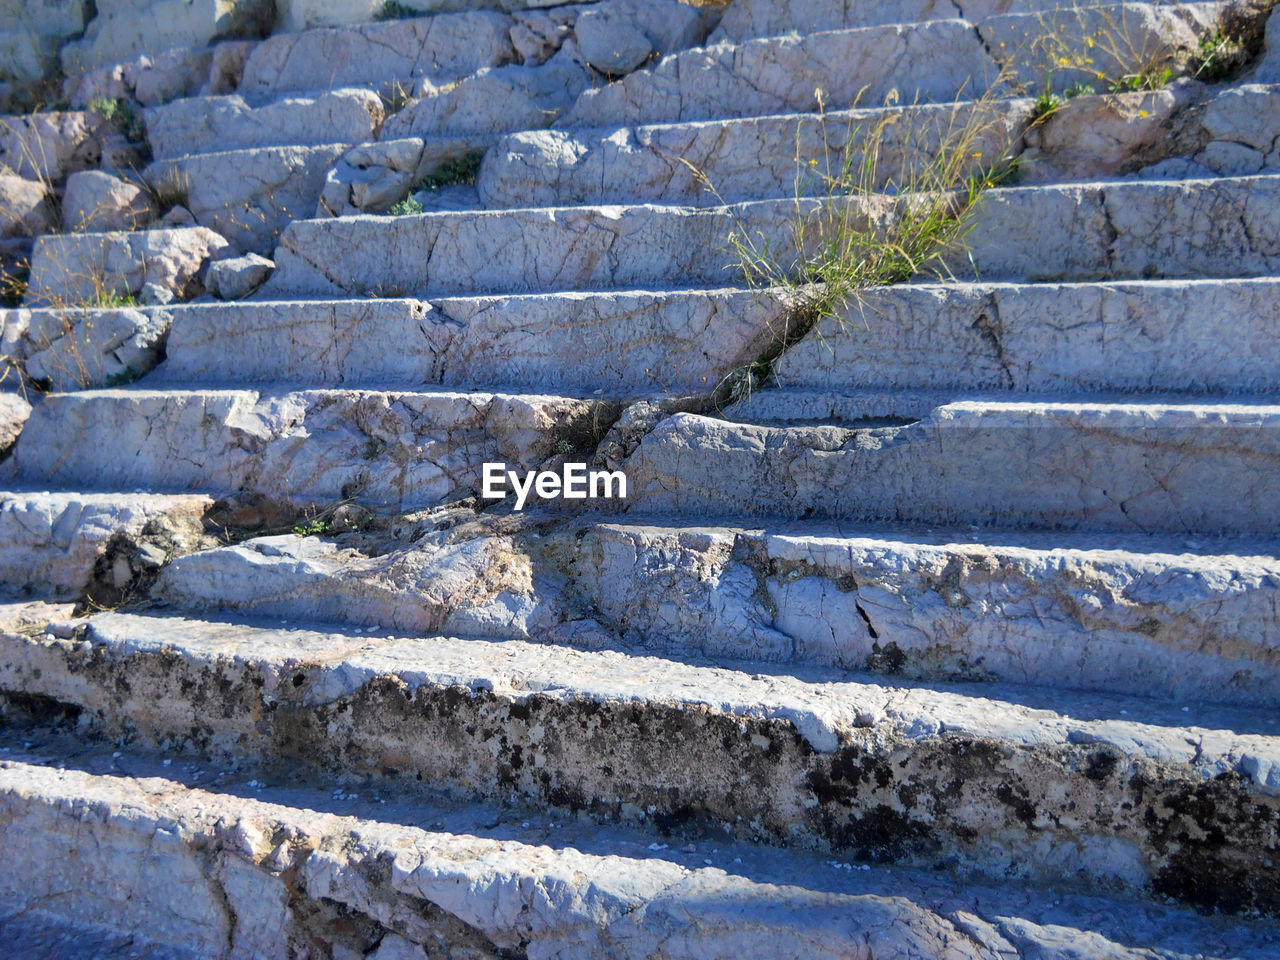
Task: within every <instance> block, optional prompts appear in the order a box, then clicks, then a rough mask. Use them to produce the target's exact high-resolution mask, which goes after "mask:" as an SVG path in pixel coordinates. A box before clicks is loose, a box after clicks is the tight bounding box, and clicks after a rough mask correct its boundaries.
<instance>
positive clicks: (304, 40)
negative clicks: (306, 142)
mask: <svg viewBox="0 0 1280 960" xmlns="http://www.w3.org/2000/svg"><path fill="white" fill-rule="evenodd" d="M509 27H510V21H509V20H508V18H507V17H505V16H503V15H502V14H500V13H496V12H492V11H486V10H473V11H467V12H462V13H449V14H442V15H440V16H437V17H429V18H424V19H420V20H399V21H395V22H391V23H370V24H364V25H362V26H359V27H349V28H345V29H333V28H330V29H316V30H306V31H303V32H302V33H280V34H276V35H275V36H272V37H268V38H267V39H266V40H264V41H263V42H262V43H260V44H258V46H257V47H255V48H254V50H253V52H252V53H251V54H249V58H248V59H247V60H246V61H245V65H244V76H243V79H242V80H241V83H240V92H241V93H242V94H243V95H244V96H245V97H247V98H249V99H250V100H254V99H255V98H264V97H272V96H274V95H277V94H279V93H282V92H287V91H294V90H311V91H316V90H332V89H336V88H339V87H350V86H370V87H383V88H390V87H393V86H396V85H399V86H400V87H401V88H402V89H405V88H412V86H413V84H414V83H416V82H417V81H418V80H419V79H421V78H427V79H431V80H433V81H436V82H448V81H451V80H457V79H460V78H462V77H465V76H467V75H468V74H471V73H474V72H476V71H477V70H479V69H481V68H482V67H488V66H497V65H499V64H503V63H508V62H510V61H511V60H512V59H514V57H515V50H514V49H513V48H512V46H511V38H510V34H509Z"/></svg>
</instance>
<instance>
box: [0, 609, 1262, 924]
mask: <svg viewBox="0 0 1280 960" xmlns="http://www.w3.org/2000/svg"><path fill="white" fill-rule="evenodd" d="M50 632H51V633H52V634H53V635H54V637H55V639H54V640H46V639H44V638H39V637H37V638H30V637H25V636H20V635H15V634H3V635H0V644H2V645H3V647H4V656H3V657H2V658H0V685H2V686H3V688H4V689H15V687H16V688H19V689H25V690H28V691H31V692H38V693H39V694H41V695H43V696H47V697H50V698H53V699H54V700H57V701H62V702H69V703H72V704H74V705H77V706H80V707H81V708H82V709H83V711H84V712H83V714H82V716H83V720H82V722H83V723H85V724H86V725H90V724H92V725H94V726H96V727H97V728H98V729H99V730H100V731H101V732H102V733H112V732H120V731H125V730H128V731H131V732H133V733H134V734H135V735H137V736H139V737H140V738H141V740H142V741H143V742H161V743H175V744H176V743H181V742H183V741H185V740H187V738H189V737H190V738H192V739H191V740H189V741H187V742H192V743H198V744H199V746H200V748H201V749H203V750H206V751H209V752H210V753H211V754H212V755H215V756H223V755H226V754H227V752H228V751H229V750H230V751H234V753H235V755H236V756H238V757H241V758H244V759H248V760H251V761H258V760H260V759H265V758H267V757H269V756H270V757H276V758H279V757H288V758H290V759H296V760H300V761H303V762H305V763H307V764H308V765H309V766H312V767H318V768H322V769H333V768H338V767H340V768H341V769H342V770H343V772H344V773H346V774H348V775H356V776H368V777H376V778H393V779H395V778H399V777H404V778H406V779H407V780H409V781H412V780H413V779H414V778H415V777H416V776H418V775H421V776H422V778H423V779H424V781H427V782H432V783H437V784H449V785H451V786H452V787H453V788H454V789H455V790H458V791H462V792H465V793H467V794H470V795H472V796H482V797H483V796H490V795H496V794H498V793H501V794H503V795H507V796H513V795H514V796H521V797H523V798H525V799H527V800H529V801H531V802H534V803H538V804H550V805H552V806H555V807H559V806H568V805H572V806H573V807H574V808H575V809H578V810H585V811H589V812H592V813H595V814H597V815H612V816H614V817H621V818H623V819H635V820H641V819H644V818H645V813H644V811H645V810H646V809H647V808H648V807H652V808H653V811H652V815H656V814H657V813H658V811H662V812H663V815H664V816H666V815H667V814H668V813H671V812H675V810H676V809H679V810H684V811H686V812H685V813H684V814H683V815H682V816H683V817H687V818H689V819H688V820H686V823H688V826H689V827H693V828H696V827H699V826H705V827H708V828H712V829H716V830H717V832H718V831H719V830H720V829H722V825H723V827H727V828H728V831H729V832H733V833H738V834H739V835H741V834H744V833H745V834H746V835H747V836H751V835H753V834H754V835H755V836H760V837H762V838H765V837H768V838H785V839H786V840H787V841H788V842H791V843H797V842H802V841H803V838H806V837H808V838H809V839H810V842H817V843H819V844H822V845H824V846H825V845H827V844H831V845H833V846H835V847H837V848H839V849H841V850H844V851H848V852H849V853H850V854H852V855H854V856H858V857H863V856H867V855H871V856H891V857H893V858H894V859H896V860H899V861H901V862H906V863H918V864H933V863H936V862H937V861H938V860H940V859H941V860H945V861H946V862H947V863H949V864H950V865H951V866H952V867H953V869H956V870H958V871H962V872H968V873H982V874H986V875H989V876H996V877H1001V878H1008V877H1028V878H1035V879H1040V878H1047V877H1050V876H1054V875H1056V874H1057V872H1058V869H1059V863H1060V862H1063V858H1064V857H1066V858H1069V859H1068V860H1067V861H1066V862H1069V863H1070V864H1071V868H1070V871H1071V873H1072V875H1073V876H1075V877H1079V878H1080V879H1081V880H1083V881H1084V882H1086V883H1088V882H1090V881H1093V882H1099V881H1100V882H1103V883H1108V884H1116V885H1119V886H1128V887H1131V888H1141V887H1144V886H1146V885H1147V884H1151V885H1152V886H1153V887H1154V888H1155V889H1156V890H1167V891H1169V892H1170V893H1174V894H1175V895H1177V896H1180V897H1182V898H1186V899H1191V900H1192V901H1193V902H1197V903H1202V904H1206V905H1207V904H1212V903H1236V904H1263V903H1267V904H1269V903H1272V902H1273V901H1272V897H1273V896H1274V884H1275V880H1274V877H1273V876H1271V875H1270V873H1269V872H1268V871H1267V870H1266V868H1265V867H1264V860H1265V859H1266V858H1268V857H1270V856H1273V855H1274V853H1273V850H1274V846H1275V843H1276V841H1275V837H1274V829H1275V822H1276V819H1277V817H1278V816H1280V800H1278V799H1277V796H1276V791H1277V789H1280V774H1278V773H1277V771H1278V770H1280V750H1278V748H1277V745H1276V743H1277V741H1276V738H1275V737H1274V736H1271V735H1268V734H1267V733H1265V732H1254V731H1267V730H1268V724H1267V723H1266V720H1267V715H1266V714H1265V712H1261V711H1260V712H1252V713H1251V712H1248V711H1242V710H1227V709H1222V708H1210V707H1205V706H1203V705H1191V706H1189V707H1188V709H1187V710H1185V711H1183V710H1180V709H1179V708H1178V707H1177V706H1164V705H1157V704H1154V703H1152V702H1149V701H1134V700H1133V699H1132V698H1129V699H1127V700H1118V699H1112V698H1107V697H1103V696H1101V695H1088V694H1068V693H1048V692H1040V694H1039V695H1035V694H1033V692H1032V691H1030V690H1028V689H1027V688H1019V687H1002V686H999V685H994V684H992V685H987V684H973V685H967V686H966V687H964V688H962V689H957V690H942V689H927V688H887V687H883V686H879V685H875V684H868V683H865V682H857V681H850V680H848V679H845V678H843V677H838V676H837V675H834V674H831V675H829V674H822V675H817V674H815V675H814V677H813V678H812V679H810V680H807V681H801V680H797V679H793V678H791V677H786V676H769V675H765V674H759V673H756V674H754V675H753V674H749V673H746V672H739V671H736V670H729V669H724V668H717V667H709V666H690V665H686V664H683V663H680V662H678V661H669V660H661V659H658V658H652V657H639V656H626V655H623V654H619V653H613V652H603V653H591V652H583V651H574V650H568V649H565V648H563V647H558V646H555V645H550V646H548V645H543V644H526V643H521V642H519V641H504V642H498V643H491V642H484V641H479V640H468V641H460V640H452V639H448V638H431V639H394V638H383V637H376V636H375V637H369V636H366V635H360V634H355V635H343V634H324V633H318V632H312V631H308V630H286V629H255V628H252V627H245V626H239V625H234V624H226V623H205V622H200V621H194V620H189V619H187V620H180V619H178V618H165V617H139V616H131V615H120V614H104V615H98V616H96V617H93V618H91V619H90V621H89V622H88V623H87V624H84V623H83V622H77V621H70V622H67V623H66V624H55V625H53V626H51V628H50ZM64 637H65V638H66V639H63V638H64ZM69 641H70V642H69ZM125 673H127V676H128V677H129V683H128V684H127V685H121V684H119V683H118V682H117V679H118V677H119V676H122V675H124V674H125ZM299 678H301V679H299ZM215 689H216V690H218V691H220V692H219V694H218V696H219V699H220V702H222V703H224V704H226V705H227V707H228V708H227V709H226V710H225V711H223V712H221V713H219V714H217V715H213V714H211V713H203V714H201V715H200V716H201V719H200V720H198V721H194V723H193V711H192V704H193V703H194V702H196V700H197V699H198V698H200V697H202V696H205V695H206V694H205V691H207V690H215ZM1032 696H1035V700H1034V701H1032V702H1034V703H1036V704H1037V705H1036V706H1029V705H1026V703H1027V699H1028V698H1029V697H1032ZM269 703H276V704H278V705H279V706H277V707H276V708H274V709H273V708H271V707H268V706H267V704H269ZM1122 709H1123V710H1124V711H1125V712H1124V713H1123V714H1122V713H1121V712H1120V711H1121V710H1122ZM195 724H198V725H199V726H198V727H197V726H195ZM654 725H657V726H658V728H659V729H662V730H664V731H666V732H667V735H666V736H663V737H660V738H655V737H653V736H651V735H649V734H648V733H647V731H648V730H649V729H650V728H651V727H653V726H654ZM446 729H447V730H448V731H450V732H449V734H448V735H447V736H443V735H441V734H442V732H443V731H444V730H446ZM943 731H945V735H943ZM1236 731H1247V732H1236ZM516 748H519V753H518V754H517V753H516ZM517 755H518V756H520V757H521V758H522V759H521V761H519V762H516V763H512V762H511V760H510V758H512V757H513V756H517ZM601 756H607V757H608V758H609V763H608V764H607V765H602V764H601V763H600V758H601ZM393 758H394V759H393ZM1083 769H1090V770H1093V771H1094V772H1095V773H1096V776H1095V777H1082V776H1081V774H1080V771H1081V770H1083ZM842 771H843V772H842ZM856 771H865V775H863V776H859V775H858V774H857V772H856ZM1224 773H1225V774H1227V776H1220V775H1221V774H1224ZM1233 774H1238V776H1236V775H1233ZM743 777H746V778H747V779H746V780H743V779H742V778H743ZM743 783H749V784H750V785H751V789H749V790H744V789H739V788H737V787H736V785H738V784H743ZM944 784H945V785H949V786H948V787H946V788H945V789H944ZM1068 784H1069V785H1070V786H1069V787H1068ZM903 797H906V798H907V799H906V800H905V801H903V799H902V798H903ZM1000 797H1006V798H1022V800H1023V801H1024V802H1019V803H1017V804H1011V803H1008V802H1004V801H1001V799H1000ZM1179 797H1181V798H1183V799H1182V800H1178V799H1176V798H1179ZM940 798H945V799H940ZM886 803H895V804H896V806H895V807H894V808H893V809H895V810H897V811H900V812H898V813H897V815H896V816H894V817H892V818H891V819H889V820H888V821H887V822H886V820H885V817H884V813H883V805H885V804H886ZM1188 803H1190V804H1191V805H1190V806H1188ZM1193 811H1194V812H1193ZM739 816H740V817H742V820H741V821H738V820H737V819H736V818H737V817H739ZM1196 816H1199V817H1200V818H1201V819H1200V826H1199V828H1198V829H1197V828H1195V827H1193V826H1192V824H1194V823H1195V822H1196V821H1195V819H1194V817H1196ZM1200 830H1213V839H1212V840H1201V839H1199V837H1202V836H1204V834H1202V833H1200ZM1189 831H1192V832H1189ZM1172 836H1179V837H1181V838H1183V839H1182V843H1181V844H1179V845H1178V852H1173V851H1172V850H1170V848H1169V845H1168V840H1167V838H1169V837H1172ZM1068 837H1069V838H1071V839H1070V843H1069V844H1068V845H1069V847H1070V852H1069V853H1067V852H1065V851H1061V850H1058V846H1057V845H1058V844H1060V843H1062V842H1064V841H1066V839H1067V838H1068ZM1183 844H1185V846H1184V845H1183ZM1055 851H1057V852H1056V853H1055ZM1189 869H1192V870H1195V871H1197V873H1198V875H1199V876H1201V877H1204V878H1209V877H1212V878H1213V884H1212V885H1209V884H1207V883H1206V884H1203V885H1201V886H1199V887H1197V888H1195V889H1191V888H1189V887H1188V885H1187V884H1186V882H1185V877H1186V871H1187V870H1189Z"/></svg>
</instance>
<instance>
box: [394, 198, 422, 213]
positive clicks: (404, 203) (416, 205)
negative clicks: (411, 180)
mask: <svg viewBox="0 0 1280 960" xmlns="http://www.w3.org/2000/svg"><path fill="white" fill-rule="evenodd" d="M421 212H422V204H421V203H420V202H419V201H418V200H417V198H415V197H405V198H404V199H403V200H397V201H396V202H395V203H393V204H392V205H391V209H389V210H388V211H387V213H389V214H391V216H393V217H405V216H409V215H411V214H415V213H421Z"/></svg>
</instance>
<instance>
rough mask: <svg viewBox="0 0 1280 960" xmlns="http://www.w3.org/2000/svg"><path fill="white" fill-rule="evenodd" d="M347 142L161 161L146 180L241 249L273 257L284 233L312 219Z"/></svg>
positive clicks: (144, 173) (191, 156)
mask: <svg viewBox="0 0 1280 960" xmlns="http://www.w3.org/2000/svg"><path fill="white" fill-rule="evenodd" d="M350 146H351V145H350V144H349V143H326V144H322V145H316V146H277V147H252V148H249V149H245V150H229V151H223V152H219V153H191V154H187V155H185V156H180V157H172V158H170V159H166V160H158V161H156V162H155V163H152V164H151V165H150V166H148V167H147V168H146V170H145V171H143V176H144V177H145V179H146V180H147V182H148V183H149V184H150V185H151V187H152V188H153V189H154V190H155V191H156V192H157V193H158V194H160V195H161V196H165V197H172V198H174V199H175V200H176V201H177V202H180V203H182V204H183V205H184V206H186V207H187V209H189V210H190V211H191V213H192V215H193V216H194V217H195V219H196V222H197V223H199V224H200V225H201V226H205V227H209V228H210V229H211V230H215V231H217V232H218V233H219V234H221V235H222V236H224V237H226V238H227V239H228V240H230V241H232V242H233V243H234V244H235V245H236V246H237V247H238V248H239V249H240V250H241V251H252V252H255V253H263V254H266V253H270V252H271V248H272V247H273V246H274V245H275V242H276V240H277V238H278V237H279V235H280V231H281V230H283V229H284V227H285V226H287V225H288V224H289V223H291V222H292V221H294V220H298V219H303V218H306V217H311V216H314V214H315V209H316V202H317V201H318V200H319V199H320V195H321V193H323V192H324V186H325V174H326V173H327V171H328V170H329V168H330V167H331V166H332V165H333V163H334V162H335V161H336V160H337V159H338V158H339V157H341V156H342V155H343V154H344V153H346V152H347V150H348V149H349V148H350Z"/></svg>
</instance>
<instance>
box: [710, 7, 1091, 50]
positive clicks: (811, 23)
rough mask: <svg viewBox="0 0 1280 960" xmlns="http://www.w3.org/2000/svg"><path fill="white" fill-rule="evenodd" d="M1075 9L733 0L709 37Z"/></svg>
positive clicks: (733, 37) (732, 38)
mask: <svg viewBox="0 0 1280 960" xmlns="http://www.w3.org/2000/svg"><path fill="white" fill-rule="evenodd" d="M1070 9H1071V7H1070V6H1069V5H1066V4H1062V3H1060V2H1058V0H894V2H892V3H878V4H874V5H870V4H850V3H839V4H837V3H832V2H831V0H734V3H733V4H732V5H731V6H730V7H729V9H728V10H726V11H725V14H724V17H722V18H721V20H720V24H719V26H718V27H717V28H716V29H715V31H714V32H713V33H712V34H711V37H710V38H709V39H710V41H711V42H713V43H716V42H719V41H721V40H730V41H732V42H734V43H740V42H742V41H743V40H749V39H751V38H752V37H777V36H782V35H783V34H787V33H793V32H794V33H817V32H819V31H823V30H839V29H841V28H846V27H869V26H875V25H878V24H885V23H914V22H917V21H924V20H939V19H947V18H949V17H960V18H961V19H964V20H968V21H970V22H971V23H974V22H977V21H980V20H985V19H987V18H988V17H995V16H1000V15H1002V14H1011V13H1030V14H1041V15H1044V16H1053V15H1055V14H1061V13H1062V12H1063V11H1064V10H1070Z"/></svg>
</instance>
